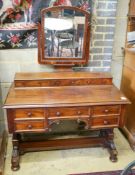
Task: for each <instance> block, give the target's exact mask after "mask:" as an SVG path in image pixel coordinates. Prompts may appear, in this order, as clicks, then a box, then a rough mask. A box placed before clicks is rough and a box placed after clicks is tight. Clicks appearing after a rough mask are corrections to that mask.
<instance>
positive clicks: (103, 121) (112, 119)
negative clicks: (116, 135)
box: [91, 116, 119, 128]
mask: <svg viewBox="0 0 135 175" xmlns="http://www.w3.org/2000/svg"><path fill="white" fill-rule="evenodd" d="M118 125H119V117H116V116H109V117H108V116H106V117H93V118H92V119H91V128H107V127H118Z"/></svg>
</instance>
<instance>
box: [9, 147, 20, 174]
mask: <svg viewBox="0 0 135 175" xmlns="http://www.w3.org/2000/svg"><path fill="white" fill-rule="evenodd" d="M11 164H12V166H11V169H12V170H13V171H17V170H19V168H20V165H19V150H18V147H17V146H14V147H13V152H12V159H11Z"/></svg>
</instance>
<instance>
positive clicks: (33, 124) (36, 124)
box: [14, 120, 47, 132]
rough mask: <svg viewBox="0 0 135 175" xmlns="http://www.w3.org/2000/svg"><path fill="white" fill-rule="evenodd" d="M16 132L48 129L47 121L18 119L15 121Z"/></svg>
mask: <svg viewBox="0 0 135 175" xmlns="http://www.w3.org/2000/svg"><path fill="white" fill-rule="evenodd" d="M14 126H15V131H16V132H25V131H26V132H28V131H30V132H31V131H32V132H33V131H35V132H36V131H45V130H46V129H47V123H46V122H45V121H44V120H33V121H28V120H18V121H15V122H14Z"/></svg>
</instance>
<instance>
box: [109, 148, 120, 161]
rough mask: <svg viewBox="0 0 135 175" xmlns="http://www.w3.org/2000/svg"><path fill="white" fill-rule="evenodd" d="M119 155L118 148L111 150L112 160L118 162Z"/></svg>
mask: <svg viewBox="0 0 135 175" xmlns="http://www.w3.org/2000/svg"><path fill="white" fill-rule="evenodd" d="M117 155H118V153H117V150H111V151H110V160H111V161H112V162H117V161H118V158H117Z"/></svg>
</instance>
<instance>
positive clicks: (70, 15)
mask: <svg viewBox="0 0 135 175" xmlns="http://www.w3.org/2000/svg"><path fill="white" fill-rule="evenodd" d="M44 32H45V41H44V44H45V46H44V48H45V52H44V53H45V57H48V58H49V57H58V58H59V57H64V58H71V57H74V58H82V55H83V41H84V33H85V15H84V14H83V13H81V12H78V11H75V10H72V9H58V10H55V11H49V12H46V13H44Z"/></svg>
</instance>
